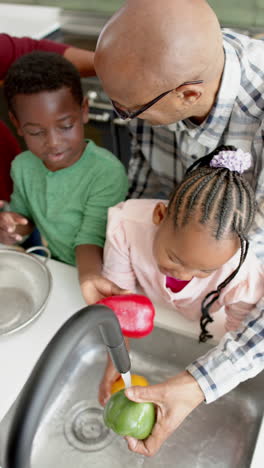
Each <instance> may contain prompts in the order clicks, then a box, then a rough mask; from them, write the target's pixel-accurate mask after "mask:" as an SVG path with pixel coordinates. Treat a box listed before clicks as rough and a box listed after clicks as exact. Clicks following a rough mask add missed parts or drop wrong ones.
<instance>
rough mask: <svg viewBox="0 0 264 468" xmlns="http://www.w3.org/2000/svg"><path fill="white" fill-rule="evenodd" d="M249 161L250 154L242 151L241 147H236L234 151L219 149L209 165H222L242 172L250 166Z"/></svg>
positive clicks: (250, 159)
mask: <svg viewBox="0 0 264 468" xmlns="http://www.w3.org/2000/svg"><path fill="white" fill-rule="evenodd" d="M251 163H252V157H251V154H250V153H246V152H244V151H243V150H242V149H237V150H235V151H232V150H227V151H220V153H218V154H216V155H215V156H214V157H213V158H212V159H211V162H210V166H211V167H215V168H217V167H224V168H226V169H229V171H232V172H233V171H236V172H239V174H243V172H245V171H246V170H247V169H249V168H250V166H251Z"/></svg>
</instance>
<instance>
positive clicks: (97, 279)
mask: <svg viewBox="0 0 264 468" xmlns="http://www.w3.org/2000/svg"><path fill="white" fill-rule="evenodd" d="M81 290H82V294H83V297H84V299H85V301H86V303H87V304H94V303H95V302H98V301H100V299H103V298H104V297H109V296H115V295H119V294H131V291H128V290H127V289H122V288H119V286H117V285H116V284H115V283H113V282H112V281H110V280H108V279H107V278H104V277H103V276H101V275H90V276H87V277H86V279H85V280H83V281H82V282H81Z"/></svg>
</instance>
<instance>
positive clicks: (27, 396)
mask: <svg viewBox="0 0 264 468" xmlns="http://www.w3.org/2000/svg"><path fill="white" fill-rule="evenodd" d="M95 327H99V330H100V332H101V335H102V338H103V341H104V343H105V345H106V346H107V348H108V351H109V353H110V355H111V358H112V361H113V363H114V365H115V367H116V369H117V371H118V372H120V373H125V372H128V371H129V370H130V365H131V364H130V358H129V355H128V352H127V349H126V345H125V342H124V337H123V335H122V332H121V328H120V325H119V321H118V319H117V317H116V316H115V314H114V312H113V311H112V310H111V309H110V308H108V307H105V306H103V305H99V304H98V305H90V306H87V307H84V308H83V309H81V310H79V311H78V312H76V313H75V314H74V315H73V316H72V317H71V318H70V319H69V320H68V321H67V322H66V323H65V324H64V325H63V326H62V327H61V328H60V329H59V330H58V332H57V333H56V334H55V336H54V337H53V338H52V340H51V341H50V343H49V344H48V346H47V347H46V349H45V350H44V352H43V353H42V355H41V356H40V358H39V360H38V362H37V364H36V365H35V367H34V369H33V371H32V373H31V375H30V377H29V379H28V380H27V382H26V384H25V386H24V388H23V390H22V392H21V394H20V397H19V401H18V404H17V408H16V412H15V415H14V418H13V420H12V423H11V426H10V431H9V434H8V438H7V444H6V450H5V456H4V463H3V468H30V457H31V448H32V443H33V439H34V436H35V434H36V432H37V428H38V424H39V421H40V418H41V415H42V413H43V410H44V408H45V405H46V402H47V400H48V397H49V394H50V392H51V390H52V387H53V385H54V383H55V380H56V377H57V376H58V374H59V372H60V370H61V368H62V366H63V364H64V362H65V360H66V359H67V357H68V355H69V354H70V352H71V351H72V350H73V348H74V347H75V346H76V345H77V343H78V342H79V341H80V340H81V338H83V337H84V335H85V334H86V333H88V332H89V331H91V329H93V328H95ZM87 391H88V389H87Z"/></svg>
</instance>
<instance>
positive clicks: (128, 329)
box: [97, 294, 155, 338]
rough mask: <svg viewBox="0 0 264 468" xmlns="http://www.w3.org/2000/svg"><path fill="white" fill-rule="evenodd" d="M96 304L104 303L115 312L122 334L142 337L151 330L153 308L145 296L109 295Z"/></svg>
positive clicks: (153, 314)
mask: <svg viewBox="0 0 264 468" xmlns="http://www.w3.org/2000/svg"><path fill="white" fill-rule="evenodd" d="M97 304H102V305H105V306H107V307H109V308H110V309H112V310H113V311H114V312H115V314H116V316H117V318H118V320H119V323H120V327H121V330H122V332H123V334H124V335H125V336H127V337H129V338H142V337H143V336H146V335H148V334H149V333H150V332H151V331H152V330H153V326H154V316H155V309H154V306H153V304H152V302H151V301H150V300H149V299H148V298H147V297H146V296H141V295H139V294H124V295H121V296H110V297H106V298H105V299H101V300H100V301H98V302H97Z"/></svg>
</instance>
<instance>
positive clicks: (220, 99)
mask: <svg viewBox="0 0 264 468" xmlns="http://www.w3.org/2000/svg"><path fill="white" fill-rule="evenodd" d="M223 45H224V53H225V66H224V71H223V75H222V80H221V85H220V88H219V91H218V94H217V97H216V101H215V103H214V106H213V108H212V110H211V112H210V114H209V115H208V117H207V118H206V120H205V121H204V122H203V123H202V124H201V125H195V124H194V123H193V122H191V121H190V120H185V121H180V122H177V123H176V124H171V125H168V126H167V128H168V129H169V130H171V131H175V130H177V131H185V132H186V131H187V132H188V134H189V135H190V136H191V137H192V138H195V139H196V140H198V141H199V143H201V144H202V145H204V146H207V147H209V148H212V149H214V148H215V146H216V145H217V144H218V143H219V136H221V135H222V134H223V132H224V129H225V128H226V126H227V123H228V121H229V118H230V114H231V112H232V109H233V105H234V102H235V99H236V97H237V95H238V92H239V87H240V80H241V66H240V63H239V59H238V57H237V54H236V51H235V49H234V47H233V46H232V45H231V44H230V43H229V42H227V41H226V40H225V39H224V40H223Z"/></svg>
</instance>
